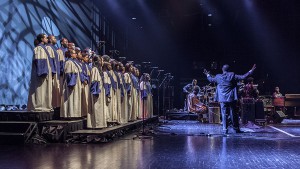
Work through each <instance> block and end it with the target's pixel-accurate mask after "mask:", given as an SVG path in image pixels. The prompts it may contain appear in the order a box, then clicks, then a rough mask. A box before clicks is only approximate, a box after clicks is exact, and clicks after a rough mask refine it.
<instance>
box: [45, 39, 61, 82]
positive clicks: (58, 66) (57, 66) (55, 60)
mask: <svg viewBox="0 0 300 169" xmlns="http://www.w3.org/2000/svg"><path fill="white" fill-rule="evenodd" d="M47 46H50V47H51V49H52V50H53V52H54V56H55V59H54V63H55V68H56V69H55V70H56V73H57V76H58V77H59V76H60V75H61V73H60V71H61V70H60V69H61V66H60V61H59V57H58V53H57V48H56V47H55V46H53V45H52V44H47Z"/></svg>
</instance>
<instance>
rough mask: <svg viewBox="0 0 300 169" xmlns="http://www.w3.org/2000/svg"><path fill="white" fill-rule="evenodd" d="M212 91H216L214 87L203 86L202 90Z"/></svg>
mask: <svg viewBox="0 0 300 169" xmlns="http://www.w3.org/2000/svg"><path fill="white" fill-rule="evenodd" d="M205 89H206V90H213V89H216V87H212V86H204V90H205Z"/></svg>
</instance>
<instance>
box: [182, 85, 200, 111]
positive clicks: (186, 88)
mask: <svg viewBox="0 0 300 169" xmlns="http://www.w3.org/2000/svg"><path fill="white" fill-rule="evenodd" d="M194 87H199V86H198V85H197V80H196V79H193V81H192V83H189V84H187V85H185V86H184V87H183V93H184V94H185V100H184V110H185V111H189V107H188V105H189V103H188V95H189V94H190V93H192V92H193V89H194Z"/></svg>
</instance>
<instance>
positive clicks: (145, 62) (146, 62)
mask: <svg viewBox="0 0 300 169" xmlns="http://www.w3.org/2000/svg"><path fill="white" fill-rule="evenodd" d="M142 63H143V64H150V63H151V62H142Z"/></svg>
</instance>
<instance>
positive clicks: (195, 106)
mask: <svg viewBox="0 0 300 169" xmlns="http://www.w3.org/2000/svg"><path fill="white" fill-rule="evenodd" d="M199 91H200V88H199V87H197V86H195V87H194V89H193V92H192V93H190V94H189V95H188V100H189V101H188V103H189V105H188V106H189V110H190V112H193V113H197V114H199V120H201V121H202V122H203V121H204V119H203V116H202V114H205V113H207V108H206V106H204V104H203V103H202V102H201V101H200V95H199Z"/></svg>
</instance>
